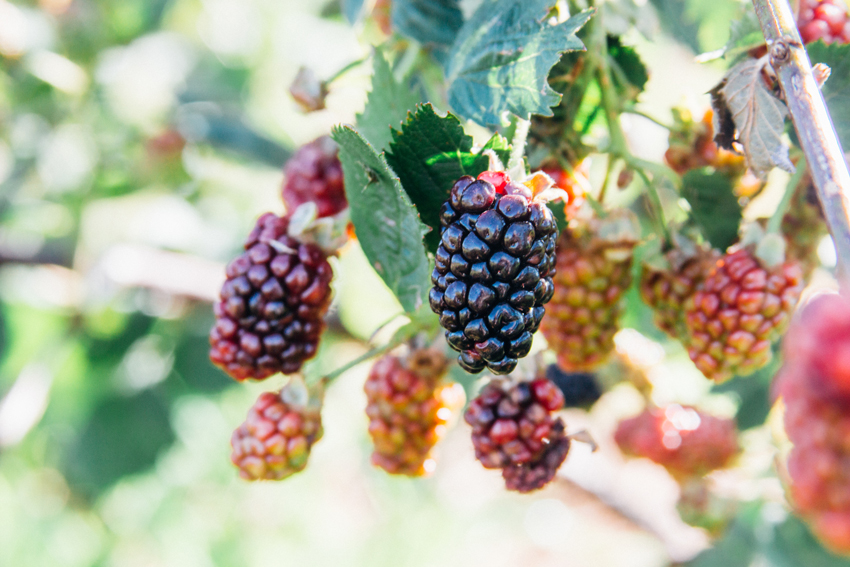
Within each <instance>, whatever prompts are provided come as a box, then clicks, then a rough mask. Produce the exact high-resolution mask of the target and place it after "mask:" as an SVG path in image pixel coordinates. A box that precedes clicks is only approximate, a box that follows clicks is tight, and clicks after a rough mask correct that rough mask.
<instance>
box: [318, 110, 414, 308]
mask: <svg viewBox="0 0 850 567" xmlns="http://www.w3.org/2000/svg"><path fill="white" fill-rule="evenodd" d="M333 139H334V140H336V142H337V143H338V144H339V159H340V161H341V162H342V169H343V174H344V176H345V194H346V196H347V197H348V206H349V209H350V212H351V222H353V223H354V230H355V232H356V233H357V239H358V240H359V241H360V246H361V247H362V248H363V252H364V253H365V254H366V257H367V258H368V259H369V263H371V264H372V267H374V268H375V271H376V272H378V275H380V276H381V278H382V279H383V280H384V282H385V283H386V284H387V286H388V287H389V288H390V290H392V292H393V293H395V295H396V297H398V300H399V303H401V306H402V307H403V308H404V310H405V311H407V312H414V311H416V310H417V309H418V308H419V307H420V306H421V305H422V304H423V303H424V302H425V297H426V296H427V294H428V288H429V281H428V277H429V272H430V263H429V261H428V255H427V254H426V253H425V247H424V246H423V245H422V236H423V235H424V234H425V231H426V230H427V228H426V227H425V225H423V224H422V221H421V220H419V215H417V214H416V209H415V208H414V206H413V204H412V203H411V202H410V199H409V198H408V196H407V194H405V192H404V190H403V189H402V187H401V183H400V182H399V180H398V178H397V177H396V175H395V173H394V172H393V171H392V170H391V169H390V166H389V165H388V164H387V160H386V159H385V158H384V156H383V155H381V154H379V153H378V152H377V151H375V148H373V147H372V146H371V145H369V142H367V141H366V140H364V139H363V137H362V136H360V134H358V133H357V132H356V131H355V130H354V129H352V128H351V127H350V126H337V127H335V128H334V129H333Z"/></svg>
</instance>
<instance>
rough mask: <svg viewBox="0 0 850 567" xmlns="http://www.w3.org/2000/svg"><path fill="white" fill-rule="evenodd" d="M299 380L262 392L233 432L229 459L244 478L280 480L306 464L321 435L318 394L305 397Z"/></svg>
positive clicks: (319, 398) (303, 388)
mask: <svg viewBox="0 0 850 567" xmlns="http://www.w3.org/2000/svg"><path fill="white" fill-rule="evenodd" d="M305 394H306V387H305V386H304V384H303V383H301V382H300V381H299V383H297V384H295V383H293V382H290V383H289V384H287V386H285V387H284V388H283V390H281V391H280V392H265V393H263V394H261V395H260V397H259V398H257V401H256V402H255V403H254V405H253V406H252V407H251V409H250V411H249V412H248V417H247V418H246V420H245V422H244V423H243V424H242V425H240V426H239V427H238V428H237V429H236V431H234V432H233V437H232V438H231V440H230V444H231V446H232V447H233V453H232V454H231V457H230V459H231V461H233V464H234V465H236V467H237V468H238V469H239V476H241V477H242V478H244V479H245V480H283V479H284V478H286V477H288V476H291V475H293V474H295V473H297V472H299V471H301V470H304V468H305V467H306V466H307V459H308V457H309V456H310V449H311V448H312V447H313V444H314V443H315V442H316V441H318V440H319V439H321V437H322V417H321V397H320V396H319V397H314V398H312V399H308V398H307V397H306V395H305Z"/></svg>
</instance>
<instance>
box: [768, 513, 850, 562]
mask: <svg viewBox="0 0 850 567" xmlns="http://www.w3.org/2000/svg"><path fill="white" fill-rule="evenodd" d="M764 554H765V556H766V557H767V558H768V561H769V564H770V565H775V566H776V567H797V566H798V565H805V567H847V565H848V564H850V562H848V560H847V559H846V558H843V557H839V556H837V555H833V554H832V553H830V552H829V551H827V550H826V549H824V548H823V547H822V546H821V545H820V543H818V540H817V539H815V537H814V536H813V535H812V533H811V532H810V531H809V528H808V527H807V526H806V524H804V523H803V522H802V521H800V520H799V519H798V518H795V517H794V516H788V519H786V520H785V521H784V522H782V523H781V524H779V525H777V526H776V528H775V530H774V534H773V539H772V540H771V541H770V544H769V545H767V546H766V548H765V550H764Z"/></svg>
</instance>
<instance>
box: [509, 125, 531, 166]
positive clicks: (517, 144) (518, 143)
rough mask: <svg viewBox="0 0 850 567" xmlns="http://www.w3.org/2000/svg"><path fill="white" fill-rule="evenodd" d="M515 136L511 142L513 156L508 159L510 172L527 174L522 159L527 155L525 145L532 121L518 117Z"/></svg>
mask: <svg viewBox="0 0 850 567" xmlns="http://www.w3.org/2000/svg"><path fill="white" fill-rule="evenodd" d="M515 120H516V122H515V127H514V135H513V139H512V140H511V155H510V158H509V159H508V171H509V172H511V173H512V174H513V175H518V174H520V173H525V165H524V164H523V162H522V158H523V156H524V155H525V144H526V142H527V141H528V131H529V130H530V129H531V121H530V120H526V119H524V118H520V117H519V116H517V117H516V119H515Z"/></svg>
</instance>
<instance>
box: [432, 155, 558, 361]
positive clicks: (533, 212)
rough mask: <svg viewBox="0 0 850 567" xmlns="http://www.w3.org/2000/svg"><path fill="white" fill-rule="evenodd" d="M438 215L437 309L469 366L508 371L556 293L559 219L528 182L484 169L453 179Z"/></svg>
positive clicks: (434, 275) (434, 278) (434, 307)
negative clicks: (518, 180) (557, 223)
mask: <svg viewBox="0 0 850 567" xmlns="http://www.w3.org/2000/svg"><path fill="white" fill-rule="evenodd" d="M440 222H441V226H442V229H441V242H440V246H439V247H438V249H437V253H436V268H435V269H434V272H433V273H432V274H431V281H432V283H433V284H434V287H433V288H432V289H431V292H430V295H429V297H428V299H429V302H430V304H431V309H432V310H433V311H434V312H435V313H437V314H438V315H439V316H440V324H441V325H442V326H443V327H444V328H445V329H446V340H447V341H448V343H449V345H450V346H451V347H452V348H453V349H454V350H456V351H458V352H460V356H459V357H458V361H459V362H460V365H461V367H463V369H464V370H466V371H467V372H470V373H478V372H481V371H482V370H484V368H488V369H489V370H490V371H491V372H493V373H495V374H508V373H510V372H512V371H513V370H514V369H515V368H516V365H517V359H519V358H522V357H524V356H526V355H527V354H528V352H529V350H530V349H531V341H532V335H533V334H534V332H535V331H537V329H538V327H539V326H540V321H541V320H542V319H543V315H544V313H545V309H544V307H543V305H544V304H545V303H546V302H548V301H549V299H551V298H552V293H553V291H554V286H553V285H552V275H553V274H554V273H555V241H556V238H557V236H558V227H557V225H556V223H555V219H554V218H553V216H552V213H551V211H549V209H548V208H547V207H546V205H545V204H544V202H543V201H542V200H541V199H538V198H534V197H533V196H532V192H531V190H530V189H528V187H526V186H525V185H521V184H519V183H514V182H512V181H511V180H510V179H509V178H508V176H507V174H505V173H502V172H494V171H486V172H484V173H482V174H481V175H480V176H479V177H478V179H477V180H476V179H473V178H472V177H470V176H464V177H461V178H460V179H459V180H458V181H457V182H456V183H455V184H454V187H452V190H451V196H450V198H449V200H448V201H447V202H445V203H444V204H443V207H442V209H441V210H440Z"/></svg>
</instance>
